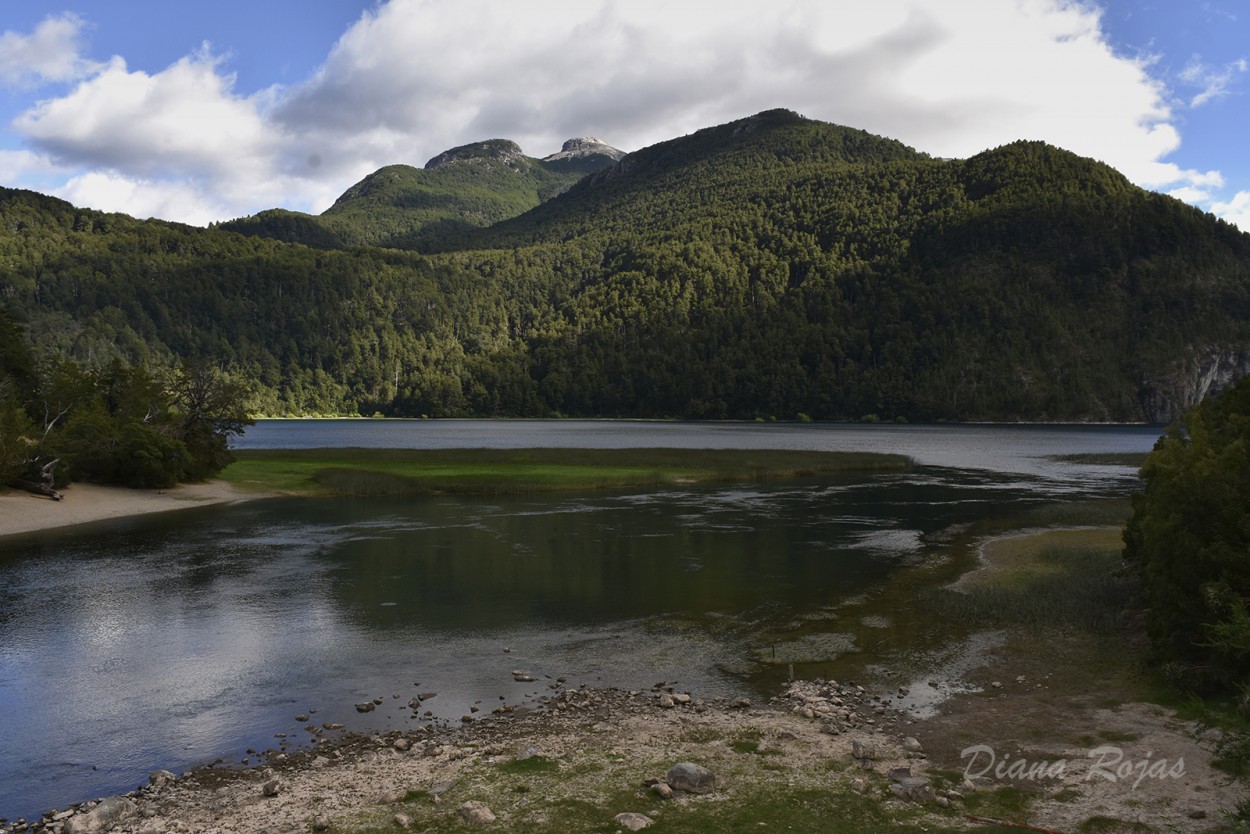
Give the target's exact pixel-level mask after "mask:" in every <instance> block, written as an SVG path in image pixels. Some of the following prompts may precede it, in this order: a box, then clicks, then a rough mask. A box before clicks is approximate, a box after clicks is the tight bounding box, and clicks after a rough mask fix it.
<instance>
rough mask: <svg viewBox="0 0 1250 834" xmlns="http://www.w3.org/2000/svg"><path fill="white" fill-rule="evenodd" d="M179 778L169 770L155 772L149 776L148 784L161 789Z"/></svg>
mask: <svg viewBox="0 0 1250 834" xmlns="http://www.w3.org/2000/svg"><path fill="white" fill-rule="evenodd" d="M177 778H178V777H177V776H175V775H174V774H173V773H171V772H169V771H168V770H154V771H152V772H151V773H149V774H148V784H149V785H153V786H154V787H158V788H160V787H163V786H165V785H168V784H169V783H170V782H172V781H174V780H175V779H177Z"/></svg>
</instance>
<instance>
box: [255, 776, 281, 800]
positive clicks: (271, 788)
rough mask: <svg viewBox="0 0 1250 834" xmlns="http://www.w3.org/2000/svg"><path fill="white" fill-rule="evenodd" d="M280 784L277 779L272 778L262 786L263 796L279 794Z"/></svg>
mask: <svg viewBox="0 0 1250 834" xmlns="http://www.w3.org/2000/svg"><path fill="white" fill-rule="evenodd" d="M279 788H280V785H279V784H278V780H277V779H270V780H269V781H268V782H266V783H265V784H263V785H261V786H260V792H261V795H262V796H277V795H278V790H279Z"/></svg>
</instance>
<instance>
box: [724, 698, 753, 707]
mask: <svg viewBox="0 0 1250 834" xmlns="http://www.w3.org/2000/svg"><path fill="white" fill-rule="evenodd" d="M729 706H730V708H732V709H749V708H750V707H751V699H750V698H734V700H733V703H732V704H730V705H729Z"/></svg>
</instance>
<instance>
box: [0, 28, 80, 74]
mask: <svg viewBox="0 0 1250 834" xmlns="http://www.w3.org/2000/svg"><path fill="white" fill-rule="evenodd" d="M84 26H85V24H84V23H83V20H82V18H80V17H78V15H75V14H63V15H57V16H54V17H48V18H45V19H44V20H43V22H42V23H40V24H39V25H38V26H37V27H35V31H34V32H32V33H31V34H28V35H27V34H22V33H20V32H13V31H5V32H4V33H3V34H0V86H4V87H11V88H17V89H23V88H32V87H38V86H40V85H41V84H45V83H48V82H62V81H74V80H76V79H78V78H82V77H83V76H85V75H87V74H88V73H90V72H91V71H92V69H93V64H92V63H91V62H89V61H86V60H85V59H83V58H82V57H81V55H80V52H81V44H82V33H83V28H84Z"/></svg>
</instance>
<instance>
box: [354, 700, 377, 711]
mask: <svg viewBox="0 0 1250 834" xmlns="http://www.w3.org/2000/svg"><path fill="white" fill-rule="evenodd" d="M377 706H378V705H377V704H375V703H373V701H362V702H360V703H359V704H357V705H356V712H373V711H374V710H375V709H377Z"/></svg>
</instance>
